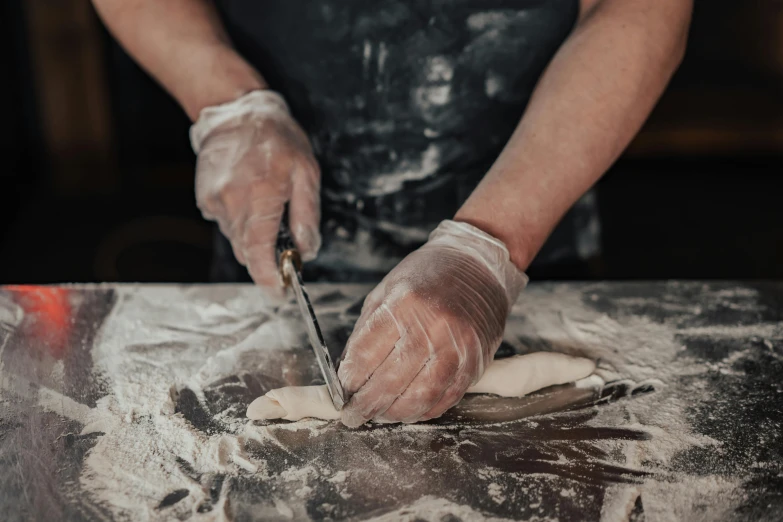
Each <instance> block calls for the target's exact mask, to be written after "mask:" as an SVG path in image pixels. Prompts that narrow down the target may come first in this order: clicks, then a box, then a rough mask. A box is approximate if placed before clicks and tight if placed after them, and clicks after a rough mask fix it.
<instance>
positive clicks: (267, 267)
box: [241, 183, 287, 294]
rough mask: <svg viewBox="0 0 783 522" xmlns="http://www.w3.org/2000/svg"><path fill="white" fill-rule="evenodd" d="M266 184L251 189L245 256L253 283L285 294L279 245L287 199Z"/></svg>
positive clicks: (243, 236)
mask: <svg viewBox="0 0 783 522" xmlns="http://www.w3.org/2000/svg"><path fill="white" fill-rule="evenodd" d="M266 185H267V184H266V183H257V184H255V185H254V186H253V187H252V188H251V189H250V194H249V199H248V203H247V205H248V217H247V219H246V220H245V222H244V223H243V226H242V232H241V233H242V239H241V244H242V253H243V255H244V257H245V259H246V260H247V269H248V272H250V276H251V277H252V278H253V281H255V282H256V284H258V285H259V286H262V287H264V288H265V289H267V290H269V291H271V292H272V293H273V294H281V293H282V279H281V277H280V273H279V270H278V267H277V259H276V255H275V245H276V244H277V235H278V232H279V230H280V219H281V218H282V216H283V210H284V208H285V203H286V201H287V197H286V196H285V195H284V194H280V193H279V192H278V191H277V190H271V187H268V186H266Z"/></svg>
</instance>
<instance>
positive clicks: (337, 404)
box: [277, 206, 345, 411]
mask: <svg viewBox="0 0 783 522" xmlns="http://www.w3.org/2000/svg"><path fill="white" fill-rule="evenodd" d="M277 263H278V266H279V268H280V276H281V277H282V279H283V286H284V287H285V288H288V287H290V288H292V289H293V291H294V296H296V302H297V304H298V305H299V311H300V312H301V313H302V318H303V319H304V322H305V325H306V326H307V338H308V339H309V340H310V346H311V347H312V348H313V351H314V352H315V358H316V359H317V360H318V366H319V367H320V368H321V375H323V378H324V382H326V389H327V390H329V396H330V397H331V398H332V404H334V408H335V409H336V410H337V411H340V410H342V409H343V405H344V404H345V398H344V395H343V387H342V386H341V385H340V381H339V380H338V379H337V371H335V369H334V362H332V357H331V356H330V355H329V350H328V349H327V348H326V342H325V341H324V336H323V334H322V333H321V327H320V326H318V319H317V318H316V317H315V311H314V310H313V305H312V304H311V303H310V296H309V295H307V290H305V287H304V283H303V282H302V257H301V256H300V255H299V250H297V248H296V245H295V244H294V240H293V238H292V236H291V230H290V229H289V228H288V208H287V206H286V210H285V212H284V213H283V219H282V220H281V222H280V231H279V233H278V235H277Z"/></svg>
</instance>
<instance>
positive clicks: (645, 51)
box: [455, 0, 691, 270]
mask: <svg viewBox="0 0 783 522" xmlns="http://www.w3.org/2000/svg"><path fill="white" fill-rule="evenodd" d="M690 12H691V0H599V2H597V5H595V7H594V8H593V9H591V10H590V11H589V12H587V13H586V14H585V15H584V16H583V17H582V19H581V20H580V22H579V24H578V26H577V28H576V29H575V30H574V32H573V33H572V35H571V36H570V37H569V39H568V40H567V41H566V42H565V43H564V44H563V46H562V47H561V49H560V50H559V51H558V53H557V55H556V56H555V58H554V59H553V61H552V63H551V64H550V65H549V67H548V69H547V70H546V72H545V73H544V75H543V76H542V78H541V81H540V82H539V85H538V86H537V87H536V90H535V92H534V94H533V97H532V98H531V100H530V103H529V105H528V108H527V111H526V112H525V115H524V116H523V118H522V121H521V122H520V124H519V126H518V127H517V129H516V131H515V132H514V134H513V136H512V137H511V139H510V140H509V142H508V144H507V145H506V148H505V149H504V150H503V152H502V154H501V155H500V157H499V158H498V159H497V161H496V162H495V164H494V165H493V166H492V168H491V169H490V171H489V172H488V173H487V175H486V176H485V178H484V179H483V180H482V182H481V184H480V185H479V186H478V187H477V189H476V190H475V191H474V193H473V194H472V195H471V197H470V198H469V199H468V201H466V202H465V204H464V205H463V207H462V208H461V209H460V210H459V212H457V215H456V217H455V219H456V220H458V221H465V222H468V223H471V224H473V225H475V226H477V227H479V228H481V229H483V230H485V231H486V232H488V233H490V234H492V235H494V236H495V237H498V238H499V239H501V240H503V241H504V242H505V243H506V245H507V246H508V247H509V250H510V252H511V259H512V261H513V262H514V263H515V264H516V265H517V266H518V267H519V268H521V269H523V270H524V269H526V268H527V266H528V265H529V264H530V262H531V261H532V259H533V258H534V257H535V255H536V254H537V253H538V251H539V250H540V248H541V246H542V245H543V243H544V241H545V240H546V238H547V237H548V236H549V234H550V233H551V232H552V229H553V228H554V227H555V225H556V224H557V222H558V221H559V220H560V219H561V218H562V216H563V214H564V213H565V212H566V211H567V210H568V208H570V207H571V205H573V204H574V202H575V201H576V200H577V199H579V197H580V196H581V195H582V194H584V193H585V192H586V191H587V190H588V189H589V188H590V186H592V185H593V184H594V183H595V182H596V181H597V180H598V178H600V176H601V175H602V174H603V173H604V172H605V171H606V170H607V169H608V168H609V166H611V164H612V163H613V162H614V161H615V160H616V159H617V157H618V156H619V155H620V153H621V152H622V151H623V149H625V147H626V146H627V145H628V143H629V142H630V140H631V139H632V138H633V136H634V135H635V134H636V133H637V132H638V131H639V128H640V127H641V125H642V123H643V122H644V120H645V119H646V118H647V116H648V115H649V113H650V111H651V110H652V107H653V106H654V104H655V102H656V101H657V99H658V98H659V96H660V95H661V93H662V92H663V89H664V88H665V86H666V84H667V83H668V81H669V79H670V78H671V75H672V73H673V72H674V71H675V69H676V68H677V66H678V65H679V63H680V60H681V59H682V54H683V52H684V48H685V39H686V36H687V28H688V25H689V22H690Z"/></svg>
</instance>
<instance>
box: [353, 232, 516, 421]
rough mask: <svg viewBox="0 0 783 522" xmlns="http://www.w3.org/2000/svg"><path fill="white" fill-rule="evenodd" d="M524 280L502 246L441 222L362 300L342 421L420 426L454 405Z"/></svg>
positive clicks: (494, 342) (496, 340) (475, 375)
mask: <svg viewBox="0 0 783 522" xmlns="http://www.w3.org/2000/svg"><path fill="white" fill-rule="evenodd" d="M526 283H527V276H525V274H523V273H522V272H520V271H519V270H518V269H517V268H516V267H515V266H514V265H513V264H512V263H511V261H510V260H509V253H508V250H507V249H506V247H505V245H503V243H502V242H500V241H498V240H497V239H495V238H493V237H492V236H490V235H488V234H486V233H484V232H482V231H481V230H479V229H477V228H475V227H473V226H471V225H468V224H466V223H458V222H455V221H444V222H442V223H441V224H440V226H438V228H437V229H435V231H434V232H433V233H432V234H431V235H430V239H429V241H428V242H427V243H426V244H425V245H424V246H422V247H421V248H420V249H418V250H417V251H415V252H413V253H412V254H410V255H409V256H408V257H406V258H405V259H403V260H402V262H400V264H399V265H397V267H395V268H394V270H392V271H391V272H390V273H389V274H388V275H387V276H386V277H385V278H384V279H383V281H381V283H380V285H378V287H376V288H375V289H374V290H373V291H372V292H371V293H370V294H369V295H368V296H367V299H366V300H365V302H364V306H363V308H362V313H361V316H360V317H359V320H358V321H357V323H356V326H355V327H354V331H353V333H352V334H351V337H350V338H349V339H348V343H347V345H346V348H345V352H344V355H343V360H342V362H341V364H340V368H339V372H338V375H339V378H340V382H341V383H342V385H343V388H344V389H345V391H346V393H347V395H348V396H350V397H351V398H350V400H349V402H348V404H347V405H346V406H345V408H344V409H343V413H342V421H343V423H344V424H345V425H347V426H351V427H356V426H359V425H361V424H363V423H365V422H367V421H368V420H370V419H374V420H376V421H378V422H417V421H422V420H427V419H432V418H434V417H438V416H440V415H442V414H443V413H444V412H445V411H446V410H447V409H449V408H451V407H452V406H454V405H455V404H456V403H457V402H459V400H460V399H461V398H462V396H463V395H464V393H465V390H467V388H468V387H469V386H470V385H471V384H474V383H476V381H478V379H479V378H480V377H481V375H482V374H483V373H484V369H485V368H486V367H487V365H488V364H489V362H490V361H491V360H492V357H493V356H494V355H495V351H496V350H497V348H498V346H499V345H500V342H501V340H502V338H503V330H504V328H505V324H506V316H507V315H508V313H509V311H510V309H511V306H512V305H513V303H514V302H515V301H516V298H517V296H518V295H519V292H521V290H522V288H524V286H525V284H526Z"/></svg>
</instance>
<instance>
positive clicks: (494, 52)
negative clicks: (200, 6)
mask: <svg viewBox="0 0 783 522" xmlns="http://www.w3.org/2000/svg"><path fill="white" fill-rule="evenodd" d="M217 3H218V6H219V9H220V11H221V14H222V16H223V19H224V23H225V25H226V28H227V30H228V33H229V34H230V36H231V38H232V40H233V42H234V44H235V46H236V47H237V49H238V50H239V52H240V53H241V54H242V55H243V56H244V57H245V58H246V59H247V60H249V61H250V62H251V63H252V64H253V65H254V66H255V67H256V68H258V70H259V71H260V72H261V73H262V74H263V75H264V77H265V78H266V79H267V81H268V82H269V83H270V85H271V87H272V88H273V89H275V90H277V91H279V92H280V93H282V94H283V95H284V96H285V98H286V100H287V101H288V103H289V105H290V107H291V110H292V112H293V114H294V117H295V118H296V119H297V120H298V121H299V123H300V124H301V125H302V126H303V127H304V129H305V130H306V131H307V132H308V133H309V135H310V136H311V138H312V141H313V146H314V149H315V152H316V155H317V157H318V160H319V162H320V165H321V169H322V173H323V188H322V214H323V218H322V226H321V230H322V233H323V239H324V242H323V247H322V250H321V253H320V255H319V257H318V259H317V260H316V261H314V262H313V263H311V264H310V265H309V266H308V271H309V274H307V275H308V276H309V277H310V278H311V279H312V278H315V279H328V280H332V281H372V280H377V279H379V278H380V277H382V276H383V275H384V274H385V273H386V272H388V271H389V270H390V269H391V268H393V267H394V266H395V265H396V264H397V262H399V260H400V259H402V257H404V256H405V255H406V254H408V253H409V252H410V251H412V250H413V249H415V248H417V247H418V246H420V245H421V244H422V243H424V241H426V239H427V236H428V234H429V232H430V231H431V230H432V229H433V228H435V226H437V224H438V223H439V222H440V221H441V220H443V219H448V218H451V217H452V216H453V215H454V213H455V212H456V211H457V209H458V208H459V207H460V205H461V204H462V203H463V202H464V201H465V199H466V198H467V197H468V196H469V195H470V193H471V191H472V190H473V189H474V188H475V186H476V184H477V183H478V182H479V181H480V180H481V178H482V176H483V175H484V174H485V173H486V172H487V170H488V169H489V167H490V166H491V165H492V163H493V162H494V160H495V158H496V157H497V156H498V154H499V153H500V151H501V150H502V148H503V146H504V145H505V143H506V141H507V140H508V138H509V137H510V136H511V133H512V132H513V130H514V128H515V127H516V125H517V123H518V122H519V119H520V117H521V116H522V112H523V111H524V109H525V106H526V104H527V102H528V99H529V97H530V95H531V93H532V90H533V88H534V86H535V84H536V82H537V81H538V78H539V76H540V75H541V73H542V71H543V70H544V68H545V67H546V65H547V64H548V62H549V61H550V60H551V58H552V56H553V55H554V53H555V52H556V51H557V49H558V48H559V46H560V45H561V44H562V42H563V40H564V39H565V38H566V36H567V35H568V33H569V32H570V31H571V29H572V27H573V25H574V22H575V20H576V17H577V14H578V0H516V1H513V0H450V1H438V0H431V1H422V0H420V1H415V0H404V1H403V0H386V1H368V0H339V1H337V0H332V1H318V2H313V1H308V0H268V1H259V0H218V2H217ZM588 203H589V202H588ZM581 206H584V205H581ZM581 206H579V205H578V206H577V209H576V210H575V211H574V212H572V214H574V213H575V212H576V213H577V214H579V209H580V208H581ZM588 206H589V205H588ZM594 206H595V205H592V207H594ZM582 210H584V209H582ZM581 214H582V215H581V216H577V219H576V221H577V222H581V227H582V228H583V229H585V230H586V228H585V227H587V228H593V229H594V228H595V226H596V223H595V222H594V220H595V216H594V214H595V213H594V212H592V211H590V212H587V213H585V212H581ZM579 227H580V225H579V223H575V222H574V218H573V216H569V217H567V218H566V219H565V220H564V222H563V223H562V224H561V226H560V227H559V229H558V230H557V231H556V232H555V234H553V237H552V238H551V240H550V242H549V243H548V244H547V246H546V247H545V249H544V251H542V253H541V254H540V255H539V257H538V259H537V262H547V260H548V259H549V258H552V259H560V260H568V259H571V258H578V257H580V256H579V254H580V246H579V237H578V236H579V234H580V230H579ZM582 240H584V238H582ZM583 242H584V241H583ZM581 250H582V252H581V253H582V254H584V248H581ZM217 252H218V256H217V263H216V266H215V271H214V274H213V275H214V276H215V279H217V280H236V279H245V278H247V274H246V272H245V271H244V269H242V268H241V267H239V266H238V265H237V264H236V262H235V261H234V260H233V257H232V255H231V249H230V247H229V246H228V244H227V242H226V241H225V239H221V241H220V244H219V245H218V249H217ZM582 257H584V256H582ZM552 259H549V261H551V260H552Z"/></svg>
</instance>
